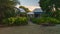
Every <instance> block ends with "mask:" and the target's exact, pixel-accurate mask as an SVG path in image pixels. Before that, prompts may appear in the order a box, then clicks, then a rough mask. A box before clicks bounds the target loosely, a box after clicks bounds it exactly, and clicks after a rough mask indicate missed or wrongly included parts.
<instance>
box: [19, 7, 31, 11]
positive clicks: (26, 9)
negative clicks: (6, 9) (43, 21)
mask: <svg viewBox="0 0 60 34" xmlns="http://www.w3.org/2000/svg"><path fill="white" fill-rule="evenodd" d="M19 8H22V9H24V10H25V11H26V12H30V10H29V9H28V8H26V7H24V6H20V7H19Z"/></svg>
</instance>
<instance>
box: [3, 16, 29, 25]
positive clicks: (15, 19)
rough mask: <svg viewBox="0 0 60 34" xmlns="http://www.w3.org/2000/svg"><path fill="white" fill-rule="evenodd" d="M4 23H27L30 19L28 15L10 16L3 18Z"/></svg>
mask: <svg viewBox="0 0 60 34" xmlns="http://www.w3.org/2000/svg"><path fill="white" fill-rule="evenodd" d="M2 24H3V25H8V26H11V25H27V24H28V19H27V18H26V17H10V18H5V19H3V20H2Z"/></svg>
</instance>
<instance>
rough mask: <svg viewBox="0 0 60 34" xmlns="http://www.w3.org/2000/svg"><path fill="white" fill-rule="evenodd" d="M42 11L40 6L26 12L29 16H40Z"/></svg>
mask: <svg viewBox="0 0 60 34" xmlns="http://www.w3.org/2000/svg"><path fill="white" fill-rule="evenodd" d="M42 13H43V11H42V10H41V9H40V8H36V9H34V10H33V11H32V12H28V13H27V14H28V16H29V17H40V15H41V14H42Z"/></svg>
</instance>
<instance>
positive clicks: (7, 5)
mask: <svg viewBox="0 0 60 34" xmlns="http://www.w3.org/2000/svg"><path fill="white" fill-rule="evenodd" d="M16 4H17V0H0V21H1V19H2V18H5V17H12V15H13V16H15V5H16Z"/></svg>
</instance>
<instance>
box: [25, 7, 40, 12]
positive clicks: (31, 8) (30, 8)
mask: <svg viewBox="0 0 60 34" xmlns="http://www.w3.org/2000/svg"><path fill="white" fill-rule="evenodd" d="M25 7H27V8H29V10H31V11H33V10H34V9H35V8H40V7H39V6H25Z"/></svg>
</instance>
